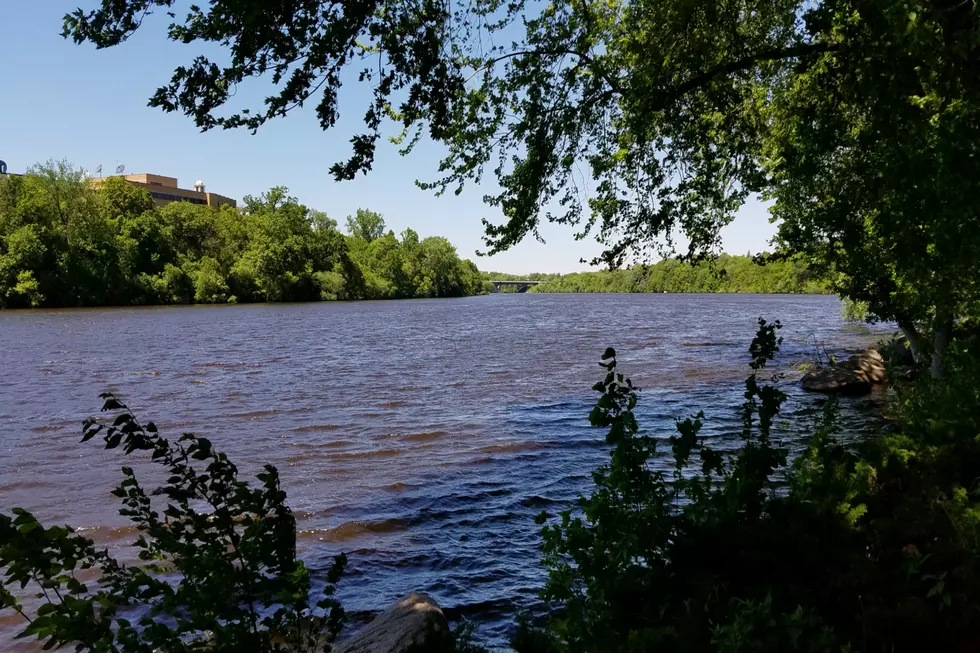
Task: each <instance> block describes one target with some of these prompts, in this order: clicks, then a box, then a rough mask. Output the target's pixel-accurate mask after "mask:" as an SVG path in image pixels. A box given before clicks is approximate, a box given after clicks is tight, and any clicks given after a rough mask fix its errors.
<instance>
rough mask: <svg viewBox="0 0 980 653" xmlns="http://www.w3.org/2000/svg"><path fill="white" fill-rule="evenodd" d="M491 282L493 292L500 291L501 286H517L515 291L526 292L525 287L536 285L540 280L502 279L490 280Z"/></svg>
mask: <svg viewBox="0 0 980 653" xmlns="http://www.w3.org/2000/svg"><path fill="white" fill-rule="evenodd" d="M490 283H492V284H493V289H494V292H500V287H501V286H519V287H518V289H517V292H527V289H528V288H530V287H531V286H536V285H538V284H539V283H541V282H540V281H503V280H496V281H495V280H493V279H491V280H490Z"/></svg>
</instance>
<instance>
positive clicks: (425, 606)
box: [333, 594, 452, 653]
mask: <svg viewBox="0 0 980 653" xmlns="http://www.w3.org/2000/svg"><path fill="white" fill-rule="evenodd" d="M451 646H452V636H451V634H450V632H449V623H448V622H447V621H446V615H444V614H443V613H442V609H440V608H439V604H438V603H436V602H435V601H434V600H432V599H431V598H429V597H428V596H426V595H425V594H409V595H408V596H406V597H405V598H403V599H402V600H400V601H399V602H398V603H396V604H395V605H393V606H391V607H390V608H388V609H387V610H385V611H384V612H382V613H381V614H379V615H378V616H377V617H375V618H374V621H372V622H371V623H369V624H368V625H367V626H365V627H364V628H363V629H361V630H360V631H359V632H358V633H357V634H355V635H354V636H353V637H351V638H350V639H347V640H344V641H342V642H340V643H339V644H338V645H337V646H335V647H334V649H333V650H334V653H444V652H447V651H449V650H450V649H451Z"/></svg>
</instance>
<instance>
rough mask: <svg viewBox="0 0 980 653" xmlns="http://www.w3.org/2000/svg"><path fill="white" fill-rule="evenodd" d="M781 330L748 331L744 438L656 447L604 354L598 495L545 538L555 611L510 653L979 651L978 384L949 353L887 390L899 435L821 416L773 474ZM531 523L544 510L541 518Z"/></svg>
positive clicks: (962, 358) (691, 430)
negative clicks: (911, 381)
mask: <svg viewBox="0 0 980 653" xmlns="http://www.w3.org/2000/svg"><path fill="white" fill-rule="evenodd" d="M778 328H779V323H778V322H777V323H775V324H767V323H765V322H764V321H760V329H759V333H758V335H757V336H756V338H755V340H754V341H753V343H752V346H751V348H750V353H751V355H752V363H751V366H752V368H753V373H752V375H751V376H750V377H749V378H748V379H747V381H746V390H745V403H744V405H743V407H742V432H741V438H742V442H741V445H740V446H739V448H738V449H737V451H734V452H721V451H718V450H715V449H713V448H712V447H711V446H710V443H709V442H708V441H706V440H705V439H704V438H702V437H700V436H699V432H700V429H701V428H702V426H703V419H704V417H703V414H700V413H699V414H698V415H696V416H694V417H692V418H690V419H686V420H684V421H682V422H679V423H678V424H677V435H675V436H674V437H671V438H670V440H669V443H668V444H669V448H670V453H669V455H668V456H667V457H661V456H660V455H659V453H658V442H657V440H656V439H655V438H654V437H652V436H649V435H645V434H644V433H643V432H642V431H641V430H640V428H639V425H638V424H637V422H636V419H635V417H634V414H633V410H634V408H635V406H636V403H637V393H636V391H635V389H634V388H633V387H632V385H631V384H630V382H629V379H628V378H626V377H625V376H624V375H623V374H622V373H621V372H619V371H618V369H617V363H616V358H615V352H614V351H612V350H609V351H608V352H607V353H606V355H605V356H604V360H605V361H607V362H605V363H604V364H603V365H604V367H606V368H607V370H608V372H607V374H606V377H605V379H604V381H602V382H600V383H599V384H597V385H596V387H595V389H596V390H597V391H599V392H600V399H599V402H598V404H597V406H596V408H595V409H594V410H593V412H592V414H591V416H590V420H591V422H592V423H593V424H594V425H596V426H599V427H604V428H608V435H607V437H606V440H607V442H608V443H609V444H610V445H611V446H612V452H611V456H610V462H609V464H608V465H607V466H605V467H603V468H601V469H599V470H598V471H597V472H596V473H595V475H594V479H595V484H596V489H595V491H594V492H593V494H592V495H591V496H589V497H583V498H581V499H580V500H579V502H578V503H577V505H576V506H575V507H574V508H573V509H570V510H567V511H564V512H562V513H561V514H560V519H559V520H558V521H557V522H552V523H549V524H548V525H546V526H545V527H544V530H543V535H544V552H545V562H546V564H547V565H548V567H549V570H550V578H549V581H548V583H547V585H546V587H545V589H544V592H543V598H545V599H547V600H548V601H549V602H552V603H553V604H554V605H556V606H557V607H558V608H559V609H557V610H556V611H555V612H554V613H553V614H552V615H551V616H550V617H549V618H548V619H547V620H546V622H545V623H544V624H543V625H542V626H540V627H538V628H532V627H527V626H526V627H525V628H524V629H523V630H522V631H521V632H520V634H519V635H518V637H517V640H516V641H515V647H516V648H517V649H518V651H520V652H521V653H524V652H527V653H530V652H531V651H535V652H537V653H541V652H542V651H554V652H558V651H561V652H565V651H568V652H571V651H576V652H596V653H599V652H603V653H606V652H613V651H622V652H626V651H629V652H640V651H650V650H658V651H739V652H741V651H746V652H747V651H772V652H776V651H811V652H817V651H821V652H830V651H849V650H861V651H910V652H911V651H923V650H943V651H956V650H962V651H967V650H975V649H976V647H977V645H978V644H980V625H978V624H980V589H978V587H980V585H978V581H980V577H978V573H980V488H978V487H977V484H976V479H977V478H978V477H980V378H978V376H977V369H978V367H977V365H976V363H977V354H976V352H973V353H971V352H970V351H969V350H968V349H967V348H966V347H965V346H964V345H962V344H958V345H957V346H956V347H954V352H955V353H954V354H953V355H952V361H953V362H952V364H951V367H952V372H953V373H952V374H951V375H950V378H949V379H948V380H946V381H938V380H923V381H922V382H921V383H920V385H919V386H918V387H916V388H915V389H912V390H908V389H907V390H906V391H904V392H903V398H902V400H901V403H900V406H901V421H900V424H901V430H899V431H898V432H888V433H882V434H881V435H879V436H877V437H874V438H871V439H869V440H867V441H857V442H854V441H848V440H846V439H843V438H840V437H839V436H838V434H837V432H836V425H835V420H834V417H835V405H834V403H833V402H832V401H831V402H829V403H828V404H827V408H826V411H825V415H824V418H823V420H822V422H821V425H820V426H819V428H818V429H817V430H816V431H815V432H814V433H813V434H812V435H811V437H810V438H809V441H808V443H807V444H806V446H805V448H804V449H803V451H801V452H799V454H798V455H797V456H796V458H795V460H793V462H792V464H791V465H789V466H787V454H788V451H787V449H786V443H783V442H780V441H779V440H778V439H777V438H776V436H775V432H774V424H775V423H776V419H777V416H778V414H779V410H780V406H781V404H782V402H783V400H784V399H785V395H784V394H783V393H782V392H781V391H780V390H779V388H778V385H777V384H776V383H775V380H776V378H775V377H773V379H772V382H770V383H763V376H762V375H763V372H764V370H765V368H766V365H767V362H768V361H769V360H771V359H772V357H773V355H774V354H775V352H776V351H777V350H778V345H779V342H780V340H779V339H778V338H777V335H776V329H778ZM546 520H547V516H545V515H542V521H546Z"/></svg>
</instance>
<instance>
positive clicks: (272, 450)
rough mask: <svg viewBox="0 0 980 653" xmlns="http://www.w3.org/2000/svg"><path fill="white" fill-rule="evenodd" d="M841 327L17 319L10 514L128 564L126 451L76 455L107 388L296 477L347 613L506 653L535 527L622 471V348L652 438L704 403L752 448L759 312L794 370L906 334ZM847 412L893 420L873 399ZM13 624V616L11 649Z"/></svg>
mask: <svg viewBox="0 0 980 653" xmlns="http://www.w3.org/2000/svg"><path fill="white" fill-rule="evenodd" d="M839 315H840V304H839V302H838V300H837V299H836V298H834V297H828V296H789V295H780V296H767V295H761V296H760V295H625V294H624V295H545V294H533V293H532V294H520V295H518V294H499V295H490V296H484V297H471V298H465V299H458V300H412V301H391V302H355V303H320V304H286V305H284V304H263V305H249V306H220V307H215V306H190V307H168V308H114V309H74V310H45V311H8V312H0V510H4V511H9V509H10V508H13V507H15V506H20V507H24V508H27V509H29V510H31V511H34V512H35V513H36V514H37V515H38V517H39V518H41V519H42V521H46V522H57V523H69V524H72V525H73V526H75V527H76V528H78V529H80V530H83V531H84V532H85V533H86V534H87V535H88V536H90V537H92V538H94V539H96V540H97V541H100V542H104V543H106V544H107V545H109V546H110V547H114V548H118V549H120V550H121V551H123V552H124V551H125V547H126V546H127V545H128V543H130V542H131V541H132V540H133V530H132V529H131V528H129V527H128V526H127V523H126V521H125V519H124V518H122V517H120V516H119V515H118V514H117V509H118V504H117V502H116V501H115V500H114V499H113V498H112V497H111V496H110V495H109V491H110V490H111V489H112V488H113V487H114V485H115V483H117V482H118V480H119V476H120V475H119V466H120V464H121V460H122V458H121V456H120V454H118V453H117V452H105V451H103V450H102V449H101V447H99V446H98V445H97V444H96V443H95V442H90V443H88V444H85V445H82V444H79V438H80V434H81V422H82V420H83V419H84V418H85V417H86V416H88V415H91V414H93V413H96V412H97V411H98V408H99V406H100V405H101V404H100V401H99V399H98V397H97V395H98V394H99V393H100V392H103V391H106V390H110V391H113V392H117V393H119V394H121V395H122V396H123V398H124V400H125V401H126V402H127V403H128V404H129V405H130V406H131V407H132V408H133V410H134V411H135V412H136V413H137V415H138V416H139V417H140V418H141V419H143V420H154V421H156V422H157V424H158V425H159V426H160V428H161V429H162V430H163V431H164V432H165V433H168V434H179V433H181V432H186V431H194V432H198V433H200V434H202V435H206V436H207V437H209V438H210V439H211V440H212V441H213V442H214V443H215V445H216V446H217V447H218V448H220V449H223V450H224V451H226V452H227V453H228V454H229V455H230V456H231V457H232V459H233V460H234V461H235V462H236V463H237V464H238V465H239V468H240V469H241V471H242V472H243V474H252V473H254V472H255V471H257V470H258V468H259V467H260V466H261V465H262V464H264V463H272V464H274V465H276V466H277V467H278V468H279V470H280V473H281V475H282V478H283V483H284V486H285V488H286V490H287V491H288V493H289V502H290V505H291V506H292V508H293V509H294V511H295V512H296V515H297V519H298V527H299V533H298V538H299V545H300V550H301V555H302V557H303V558H304V559H305V560H306V561H307V563H308V564H309V565H310V566H312V568H313V569H314V570H317V571H322V570H324V569H326V568H327V566H328V564H329V560H330V557H331V556H332V555H334V554H336V553H337V552H339V551H344V552H347V554H348V555H349V557H350V563H351V564H350V568H349V572H348V574H347V575H346V576H345V578H344V580H343V581H342V584H341V588H342V590H341V597H342V599H343V600H344V603H345V607H347V609H348V610H350V611H353V612H355V613H362V614H367V613H368V612H370V611H372V610H377V609H380V608H383V607H385V606H386V605H387V604H389V603H390V602H392V601H394V600H395V599H397V598H398V597H399V596H401V595H404V594H406V593H408V592H409V591H425V592H428V593H430V594H431V595H433V596H434V597H435V598H436V599H437V600H438V601H439V602H440V604H442V605H443V606H444V607H446V608H447V609H448V611H449V613H450V616H454V617H459V616H463V617H465V618H467V619H471V620H473V621H475V622H476V623H477V624H478V628H477V637H478V638H479V639H480V640H483V641H487V642H490V643H491V644H497V645H500V644H503V643H505V642H506V638H507V633H508V630H509V628H510V626H511V624H512V623H513V617H514V614H515V613H516V612H517V611H519V610H521V609H525V608H529V607H533V606H534V605H535V604H536V592H537V590H538V589H539V588H540V586H541V584H542V582H543V578H544V572H543V570H542V568H541V566H540V564H539V556H538V551H537V546H538V544H539V537H538V528H537V527H536V526H535V525H534V521H533V520H534V516H535V515H536V514H537V513H539V512H540V511H541V510H549V511H555V510H558V509H560V508H561V507H562V506H564V505H565V504H566V502H568V501H569V500H571V499H574V498H575V497H576V496H577V495H578V493H580V492H583V491H588V489H589V485H590V483H591V481H590V473H591V471H592V470H593V469H594V468H595V467H596V466H597V465H599V464H602V463H603V462H604V461H605V459H606V457H607V452H606V449H605V447H604V445H603V441H602V440H603V433H601V432H599V431H597V430H594V429H591V428H590V427H589V426H588V421H587V415H588V412H589V410H590V408H591V405H592V404H593V402H594V399H595V396H594V393H593V392H592V391H591V390H590V388H591V386H592V384H593V383H595V382H596V380H598V379H599V378H600V372H601V370H600V368H599V367H598V366H597V365H596V361H597V360H598V357H599V355H600V354H601V353H602V351H603V350H604V349H605V348H606V347H609V346H612V347H615V348H616V349H617V351H618V352H619V360H620V367H621V370H622V371H625V372H627V373H629V374H630V375H631V376H632V378H633V380H634V383H635V384H636V385H637V386H639V387H640V388H642V392H641V395H640V408H639V411H638V418H639V420H640V423H641V425H642V426H643V427H644V428H645V429H647V430H648V431H650V432H653V433H656V434H662V435H663V436H664V437H667V436H668V435H670V434H671V432H672V430H673V423H674V420H675V419H676V418H683V417H686V416H690V415H692V414H694V413H696V412H697V411H698V410H704V412H705V415H706V421H707V425H706V428H705V430H704V431H703V433H705V434H706V435H707V437H710V438H712V439H713V440H714V441H715V446H720V447H725V446H733V445H734V444H735V443H736V442H737V432H738V427H739V423H738V416H737V414H736V411H737V408H738V406H739V404H740V401H741V394H742V392H743V386H742V380H743V379H744V376H745V373H746V371H747V359H748V356H747V346H748V343H749V341H750V340H751V338H752V335H753V333H754V331H755V326H756V319H757V318H758V317H759V316H763V317H766V318H769V319H777V318H778V319H780V320H781V321H782V322H783V324H784V325H785V328H784V329H783V330H782V335H783V336H784V338H785V340H786V342H785V344H784V347H783V352H782V355H781V357H780V360H781V363H782V364H783V365H785V364H786V363H788V362H789V361H791V360H796V359H799V358H800V357H801V356H803V355H804V354H805V353H806V351H807V349H808V346H807V345H806V344H805V343H804V342H803V340H804V339H805V338H808V337H815V338H816V339H818V340H819V341H820V342H821V343H823V344H824V345H826V347H827V348H828V350H830V351H831V352H838V353H843V352H846V351H849V350H854V349H857V348H860V347H863V346H866V345H868V344H870V343H873V342H875V341H876V340H878V339H879V338H881V337H883V336H885V335H887V334H889V333H891V331H892V329H891V328H890V327H889V326H888V325H879V326H876V327H874V328H870V327H864V326H854V325H848V324H846V323H844V322H843V321H842V320H841V318H840V317H839ZM785 386H786V388H787V390H788V391H789V393H790V400H789V402H788V404H787V406H786V411H785V415H786V416H787V418H788V419H790V420H791V421H793V422H794V423H806V422H807V420H812V419H813V414H814V413H815V412H816V410H817V408H818V405H819V402H820V399H819V398H817V397H813V396H806V395H804V394H802V393H801V392H799V391H798V390H797V389H796V384H795V383H794V382H793V381H792V379H789V380H787V381H786V382H785ZM844 421H845V423H846V424H848V427H849V428H850V429H851V430H852V431H853V430H859V429H865V428H874V424H873V418H872V417H870V416H869V414H868V413H867V411H863V410H861V407H860V400H847V401H846V402H845V405H844ZM138 472H142V473H149V474H150V476H149V478H151V479H152V472H146V470H145V469H144V467H143V466H138ZM121 555H125V553H122V554H121ZM15 627H16V620H15V619H13V618H11V617H10V616H9V615H7V614H0V641H3V642H5V643H4V644H0V649H3V650H6V649H7V643H9V637H10V635H11V634H12V632H13V630H14V628H15Z"/></svg>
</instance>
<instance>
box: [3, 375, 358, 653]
mask: <svg viewBox="0 0 980 653" xmlns="http://www.w3.org/2000/svg"><path fill="white" fill-rule="evenodd" d="M103 397H104V398H105V404H104V406H103V411H111V412H112V413H113V414H114V415H115V418H114V419H113V420H112V421H111V422H105V421H102V422H96V421H95V420H88V421H86V423H85V429H84V436H83V441H85V440H89V439H92V438H94V437H95V436H96V435H100V434H101V435H102V438H103V440H104V441H105V446H106V449H116V448H118V447H121V448H122V451H123V453H124V454H126V455H131V454H134V453H137V454H140V455H141V456H143V457H146V456H148V457H149V459H150V460H151V461H152V462H153V463H154V464H157V465H160V466H162V467H163V468H164V470H165V473H166V474H167V475H168V478H167V481H166V483H164V484H163V485H161V486H160V487H158V488H156V489H154V490H152V491H147V489H145V488H144V487H143V486H141V485H140V483H139V481H138V480H137V478H136V474H135V473H134V471H133V470H132V469H131V468H129V467H123V469H122V472H123V480H122V482H121V483H120V484H119V486H118V487H117V488H116V489H115V490H114V491H113V495H115V496H116V497H118V498H119V499H120V500H121V501H122V504H123V508H122V509H121V510H120V514H121V515H123V516H125V517H127V518H129V519H130V520H131V521H132V523H133V524H134V525H135V526H136V528H137V529H138V531H139V537H138V538H137V540H136V542H135V543H134V546H135V547H136V550H137V552H138V558H139V564H137V565H124V564H121V563H119V562H118V561H116V560H115V559H114V558H112V557H111V556H110V555H109V553H108V552H107V551H105V550H102V549H98V548H97V547H96V546H95V544H94V543H93V542H92V541H91V540H89V539H87V538H85V537H82V536H80V535H77V534H76V533H74V531H73V530H72V529H71V528H69V527H67V526H51V527H48V528H45V527H44V526H42V525H41V524H40V523H39V522H38V521H37V520H36V519H35V518H34V516H33V515H31V514H30V513H29V512H27V511H25V510H23V509H18V508H15V509H14V510H13V512H12V514H11V515H7V514H2V513H0V567H2V568H4V569H5V570H6V574H5V577H4V579H3V583H2V585H0V609H9V610H13V611H16V612H18V613H19V614H20V615H21V616H22V617H23V618H24V619H25V621H26V622H27V625H26V627H25V628H24V630H23V631H22V632H21V633H20V637H34V638H37V639H38V640H42V641H44V643H45V648H50V647H55V646H61V645H64V644H72V645H75V647H76V650H79V651H99V652H116V651H120V652H125V653H150V652H151V651H155V650H160V651H167V652H168V653H179V652H182V651H200V650H207V651H215V652H217V651H227V652H228V653H232V652H240V651H255V652H264V651H269V652H271V651H284V650H285V651H310V652H311V653H312V652H313V651H321V650H322V651H329V650H330V648H331V643H332V642H333V640H334V638H335V637H336V635H337V633H338V632H339V631H340V628H341V626H342V625H343V621H344V612H343V609H342V608H341V607H340V604H339V603H338V602H337V601H336V599H334V598H333V593H334V587H335V584H336V582H337V581H338V579H339V578H340V575H341V573H342V572H343V570H344V567H345V565H346V558H344V557H343V556H340V557H338V558H337V559H336V560H335V561H334V564H333V566H332V568H331V569H330V570H329V572H328V573H327V575H326V577H325V578H323V579H320V582H321V584H322V586H321V589H320V590H318V592H319V593H320V594H321V595H322V598H321V599H320V600H319V601H316V602H315V603H311V597H312V595H313V579H312V578H311V575H310V571H309V569H307V568H306V566H305V565H304V564H303V562H302V561H300V560H297V559H296V520H295V519H294V517H293V513H292V511H291V510H290V509H289V507H288V506H287V505H286V503H285V501H286V493H285V492H284V491H283V490H282V488H281V487H280V485H279V474H278V472H277V471H276V469H275V468H274V467H272V466H271V465H267V466H266V467H265V469H264V470H263V471H262V473H260V474H258V475H257V479H258V481H259V485H258V486H257V487H252V486H250V485H249V484H248V483H246V482H244V481H240V480H239V478H238V470H237V468H236V467H235V465H234V464H233V463H232V462H231V461H229V460H228V458H227V456H225V455H224V454H223V453H219V452H217V451H215V450H214V449H213V447H212V446H211V442H210V441H209V440H207V439H206V438H201V437H197V436H195V435H193V434H184V435H183V436H182V437H181V438H180V439H178V440H177V441H176V442H171V441H169V440H167V439H166V438H164V437H162V436H161V435H160V434H159V433H158V431H157V427H156V426H155V425H154V424H153V423H152V422H150V423H147V424H146V425H145V426H143V425H142V424H140V423H139V422H138V421H137V420H136V418H135V417H134V416H133V414H132V413H131V412H130V411H129V409H128V408H126V406H124V405H123V404H121V403H120V402H119V401H118V399H116V397H114V396H113V395H111V394H106V395H103ZM161 508H162V509H161ZM26 588H30V589H31V590H32V591H33V592H35V593H36V594H35V595H34V596H33V597H30V596H28V597H27V598H26V600H25V597H24V594H25V592H24V590H25V589H26Z"/></svg>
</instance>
